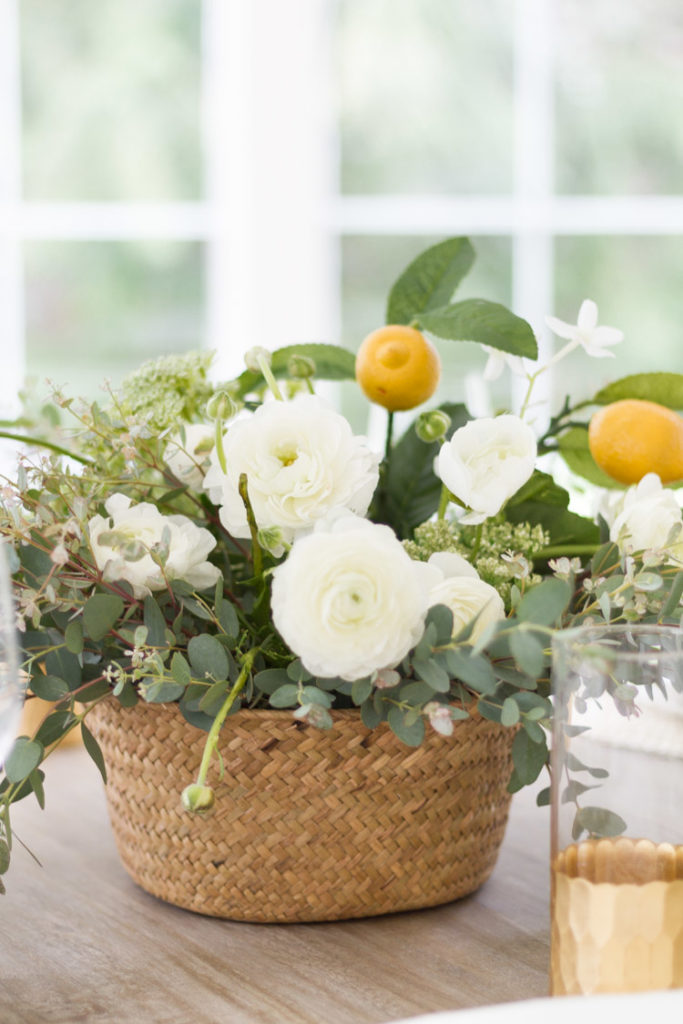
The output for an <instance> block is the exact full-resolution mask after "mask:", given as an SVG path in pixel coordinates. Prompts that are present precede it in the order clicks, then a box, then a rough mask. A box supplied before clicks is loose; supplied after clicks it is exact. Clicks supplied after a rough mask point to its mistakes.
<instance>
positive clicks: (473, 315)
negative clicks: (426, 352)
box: [419, 299, 538, 359]
mask: <svg viewBox="0 0 683 1024" xmlns="http://www.w3.org/2000/svg"><path fill="white" fill-rule="evenodd" d="M419 322H420V327H422V328H423V329H424V330H426V331H429V333H430V334H435V335H436V336H437V338H448V339H449V340H450V341H477V342H479V343H480V344H482V345H490V346H491V348H496V349H500V350H501V351H502V352H511V353H512V354H513V355H516V356H525V357H526V358H528V359H537V358H538V345H537V343H536V338H535V337H534V332H533V331H532V329H531V327H530V325H529V324H528V323H527V322H526V320H522V318H521V317H518V316H515V314H514V313H512V312H510V310H509V309H507V308H506V307H505V306H501V305H500V304H499V303H497V302H489V301H488V300H487V299H465V301H464V302H457V303H454V304H453V305H452V306H442V307H441V309H434V310H430V311H429V312H425V313H422V314H421V315H420V317H419Z"/></svg>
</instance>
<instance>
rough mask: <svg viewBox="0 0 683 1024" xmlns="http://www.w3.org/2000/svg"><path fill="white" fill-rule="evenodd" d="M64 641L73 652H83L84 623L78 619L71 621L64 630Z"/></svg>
mask: <svg viewBox="0 0 683 1024" xmlns="http://www.w3.org/2000/svg"><path fill="white" fill-rule="evenodd" d="M64 643H65V644H66V649H67V651H70V652H71V653H72V654H82V653H83V625H82V623H80V622H79V621H78V620H75V621H73V622H70V623H69V624H68V626H67V627H66V629H65V630H64Z"/></svg>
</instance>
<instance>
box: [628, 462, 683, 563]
mask: <svg viewBox="0 0 683 1024" xmlns="http://www.w3.org/2000/svg"><path fill="white" fill-rule="evenodd" d="M612 512H613V514H614V519H613V522H612V524H611V529H610V540H612V541H614V543H615V544H618V545H619V548H620V550H621V551H622V552H623V553H625V554H633V553H634V552H640V551H643V552H646V553H647V554H648V555H656V556H659V558H660V560H662V561H664V562H668V563H671V564H674V565H683V511H682V510H681V507H680V505H679V504H678V500H677V499H676V495H675V494H674V493H673V491H670V490H667V489H666V488H664V487H662V482H661V480H660V479H659V477H658V476H657V475H656V474H655V473H648V474H647V475H646V476H644V477H643V479H642V480H641V481H640V483H638V484H636V485H635V486H634V487H630V488H629V490H628V491H627V492H626V494H625V495H624V496H623V498H622V500H621V501H620V502H619V504H618V505H617V506H616V507H615V506H613V508H612Z"/></svg>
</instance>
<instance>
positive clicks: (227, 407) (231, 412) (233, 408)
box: [206, 389, 240, 420]
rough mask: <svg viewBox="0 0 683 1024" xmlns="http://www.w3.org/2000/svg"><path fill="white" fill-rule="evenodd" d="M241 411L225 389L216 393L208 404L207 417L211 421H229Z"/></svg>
mask: <svg viewBox="0 0 683 1024" xmlns="http://www.w3.org/2000/svg"><path fill="white" fill-rule="evenodd" d="M239 410H240V406H239V405H238V403H237V402H236V401H235V399H234V398H233V397H232V395H231V394H229V392H228V391H224V390H223V389H221V390H220V391H216V392H215V393H214V394H213V395H212V396H211V398H210V399H209V401H208V402H207V403H206V415H207V416H208V417H209V419H210V420H229V419H231V418H232V417H233V416H236V415H237V413H238V412H239Z"/></svg>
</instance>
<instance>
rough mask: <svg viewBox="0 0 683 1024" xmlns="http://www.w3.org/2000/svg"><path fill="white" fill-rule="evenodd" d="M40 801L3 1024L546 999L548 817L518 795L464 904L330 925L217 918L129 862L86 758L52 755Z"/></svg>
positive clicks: (3, 934) (304, 1023)
mask: <svg viewBox="0 0 683 1024" xmlns="http://www.w3.org/2000/svg"><path fill="white" fill-rule="evenodd" d="M47 768H48V777H47V779H46V796H47V808H46V810H45V811H42V812H41V811H40V810H39V808H38V807H37V804H36V803H35V800H34V799H33V797H30V798H28V799H27V800H25V801H24V802H22V803H21V804H20V805H18V806H17V807H16V809H15V814H14V823H15V829H16V832H17V834H18V835H19V836H20V837H21V839H22V840H23V841H24V842H26V843H27V844H28V845H29V846H30V847H31V849H32V850H33V851H34V852H35V854H36V855H37V856H38V857H39V858H40V860H41V862H42V864H43V865H44V866H43V867H42V868H40V867H38V866H37V865H36V864H35V863H34V861H33V860H32V859H31V858H30V857H29V855H28V854H27V853H26V852H25V851H24V850H22V849H21V847H20V845H19V843H18V842H17V843H16V845H15V852H14V862H13V865H12V868H11V869H10V872H9V874H8V875H7V876H6V878H5V881H6V884H7V890H8V894H7V895H6V896H5V897H2V898H0V952H1V958H0V964H1V979H2V980H1V984H0V1022H2V1024H80V1022H88V1024H90V1022H94V1024H127V1022H131V1024H223V1022H229V1024H290V1022H291V1024H309V1022H310V1024H373V1022H374V1024H380V1022H387V1021H392V1020H397V1019H399V1018H401V1017H408V1016H413V1015H416V1014H420V1013H428V1012H431V1011H436V1010H445V1009H458V1008H462V1007H469V1006H479V1005H484V1004H490V1003H501V1002H508V1001H512V1000H517V999H530V998H534V997H539V996H545V995H547V992H548V981H547V977H548V935H549V928H548V835H549V824H548V810H547V808H543V809H539V808H537V807H536V806H535V805H534V796H533V793H531V792H522V793H519V794H517V796H516V797H515V798H514V801H513V807H512V813H511V817H510V823H509V826H508V831H507V834H506V838H505V843H504V845H503V849H502V852H501V855H500V858H499V861H498V865H497V867H496V869H495V871H494V873H493V875H492V877H491V879H490V880H489V881H488V882H487V883H486V885H485V886H483V888H482V889H481V890H480V891H479V892H478V893H476V894H475V895H474V896H471V897H469V898H467V899H464V900H460V901H458V902H456V903H451V904H448V905H447V906H443V907H438V908H435V909H432V910H424V911H419V912H413V913H405V914H396V915H393V916H392V915H390V916H386V917H380V918H371V919H367V920H363V921H343V922H339V923H329V924H301V925H262V924H260V925H256V924H254V925H249V924H241V923H235V922H229V921H216V920H214V919H211V918H204V917H200V916H198V915H196V914H191V913H188V912H186V911H183V910H179V909H177V908H175V907H172V906H169V905H167V904H164V903H162V902H160V901H159V900H156V899H155V898H154V897H152V896H148V895H147V894H146V893H145V892H143V891H142V890H141V889H139V888H137V886H136V885H135V884H134V883H133V882H132V881H131V880H130V879H129V877H128V875H127V874H126V873H125V871H124V870H123V868H122V867H121V866H120V864H119V861H118V857H117V853H116V849H115V847H114V842H113V839H112V835H111V833H110V830H109V823H108V819H107V812H106V806H105V801H104V792H103V788H102V783H101V780H100V778H99V775H98V773H97V770H96V769H95V768H94V766H93V765H92V763H91V762H90V761H89V759H88V757H87V755H86V754H85V753H84V752H83V751H82V750H71V751H64V752H60V753H59V754H55V755H54V756H53V757H51V758H50V763H49V764H48V766H47Z"/></svg>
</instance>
